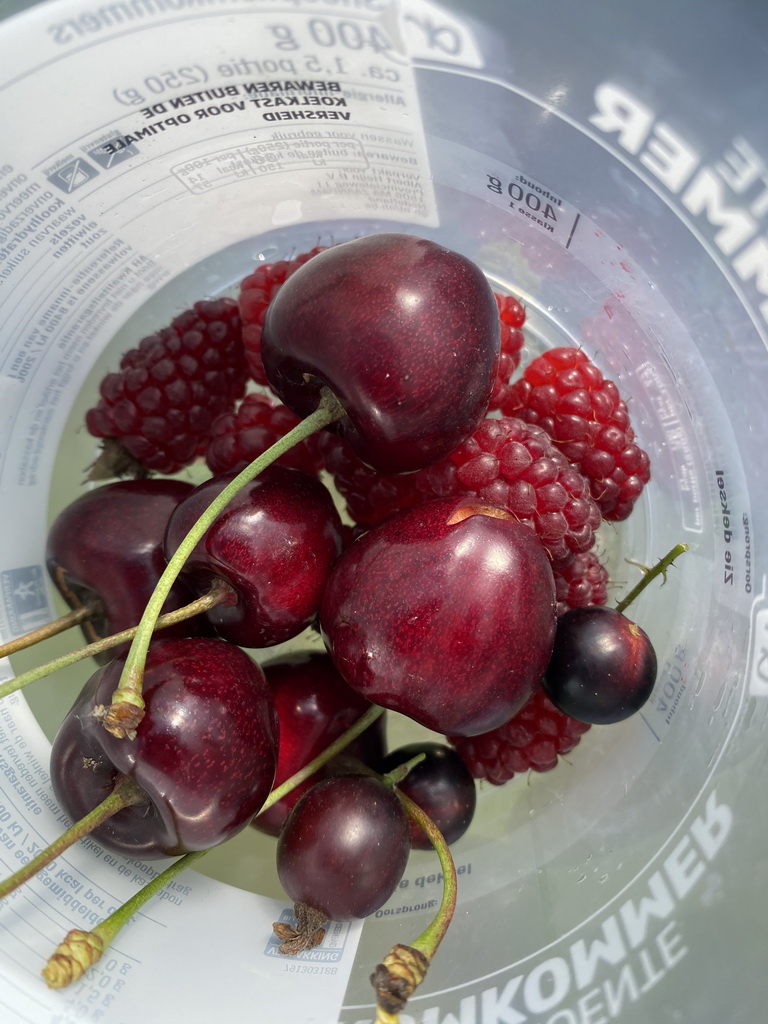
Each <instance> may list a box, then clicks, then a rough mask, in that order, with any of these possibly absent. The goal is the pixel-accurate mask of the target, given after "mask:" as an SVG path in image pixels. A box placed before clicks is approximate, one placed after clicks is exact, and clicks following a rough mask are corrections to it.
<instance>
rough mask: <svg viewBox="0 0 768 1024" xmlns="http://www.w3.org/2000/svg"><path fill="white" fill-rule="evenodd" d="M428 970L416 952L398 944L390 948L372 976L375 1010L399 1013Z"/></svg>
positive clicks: (420, 954)
mask: <svg viewBox="0 0 768 1024" xmlns="http://www.w3.org/2000/svg"><path fill="white" fill-rule="evenodd" d="M428 967H429V960H428V959H427V957H426V956H424V954H423V953H421V952H419V950H418V949H414V947H413V946H403V945H400V943H398V944H397V945H395V946H393V947H392V949H391V950H390V951H389V953H387V955H386V956H385V957H384V960H383V962H382V963H380V964H377V965H376V969H375V970H374V972H373V974H372V975H371V984H372V985H373V987H374V990H375V992H376V1005H377V1007H379V1008H380V1009H381V1010H383V1011H384V1013H385V1014H396V1013H399V1012H400V1010H402V1008H403V1007H404V1006H405V1004H406V1003H407V1002H408V999H409V998H410V996H411V995H412V994H413V992H414V991H415V989H416V988H418V986H419V985H420V984H421V983H422V981H423V980H424V976H425V975H426V973H427V968H428ZM377 1019H384V1020H385V1019H386V1018H382V1017H381V1016H380V1017H379V1018H377Z"/></svg>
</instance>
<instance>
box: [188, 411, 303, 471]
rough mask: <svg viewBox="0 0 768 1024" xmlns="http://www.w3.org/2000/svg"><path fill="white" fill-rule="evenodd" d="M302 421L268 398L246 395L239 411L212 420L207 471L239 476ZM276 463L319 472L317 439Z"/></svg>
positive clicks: (281, 457) (299, 445)
mask: <svg viewBox="0 0 768 1024" xmlns="http://www.w3.org/2000/svg"><path fill="white" fill-rule="evenodd" d="M299 422H300V420H299V417H298V416H296V415H295V414H294V413H292V412H291V410H290V409H289V408H288V407H287V406H285V405H280V404H278V403H277V402H274V401H273V400H272V399H271V398H268V397H267V395H260V394H251V395H246V396H245V398H244V399H243V400H242V402H241V403H240V406H239V407H238V410H237V412H225V413H222V414H221V416H217V417H216V419H215V420H214V421H213V425H212V426H211V431H210V440H209V442H208V448H207V449H206V452H205V461H206V462H207V463H208V468H209V469H210V471H211V472H212V473H229V472H230V471H231V472H236V473H239V472H240V470H241V469H245V467H246V466H247V465H248V464H249V463H250V462H253V460H254V459H255V458H256V457H257V456H258V455H261V454H262V453H263V452H265V451H266V450H267V449H268V448H270V447H271V446H272V445H273V444H274V442H275V441H277V440H278V439H279V438H281V437H285V435H286V434H287V433H288V431H289V430H292V429H293V427H295V426H296V425H297V424H298V423H299ZM277 461H278V462H279V463H281V464H282V465H284V466H292V467H293V468H294V469H301V470H303V471H304V472H305V473H312V474H317V473H319V472H320V470H321V469H322V468H323V456H322V454H321V451H320V440H319V438H318V436H317V435H312V436H311V437H308V438H307V439H306V440H304V441H301V442H300V443H299V444H297V445H295V446H294V447H293V448H291V449H290V450H289V451H287V452H286V453H285V454H284V455H281V456H280V458H279V459H278V460H277Z"/></svg>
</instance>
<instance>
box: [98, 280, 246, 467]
mask: <svg viewBox="0 0 768 1024" xmlns="http://www.w3.org/2000/svg"><path fill="white" fill-rule="evenodd" d="M247 378H248V370H247V367H246V364H245V357H244V354H243V347H242V334H241V329H240V315H239V313H238V309H237V303H236V302H235V301H234V299H227V298H225V299H214V300H203V301H200V302H196V303H195V305H194V306H193V307H192V309H188V310H186V311H185V312H184V313H181V314H180V315H179V316H177V317H176V318H175V319H174V320H173V321H172V323H171V325H170V327H165V328H163V329H162V330H160V331H158V332H157V333H156V334H151V335H149V337H146V338H144V339H143V340H142V341H141V342H140V343H139V345H138V347H137V348H133V349H131V350H130V351H129V352H126V354H125V355H124V356H123V358H122V360H121V362H120V372H119V373H109V374H107V376H106V377H105V378H104V380H103V381H102V382H101V385H100V387H99V393H100V396H101V397H100V399H99V402H98V404H97V405H96V406H94V407H93V408H92V409H89V410H88V412H87V413H86V416H85V423H86V427H87V429H88V431H89V432H90V433H91V434H93V435H94V437H103V438H107V439H117V440H118V441H119V445H114V444H106V443H105V452H104V459H103V460H101V459H100V460H98V462H97V464H96V466H95V467H94V470H95V475H96V476H99V475H102V474H103V475H114V474H115V473H116V472H119V469H120V467H119V466H117V467H116V466H115V464H114V463H113V462H112V459H113V457H114V456H115V455H118V456H119V455H121V454H122V455H123V456H124V454H125V452H128V453H129V455H130V456H132V457H133V459H134V460H136V462H137V463H138V466H136V467H135V468H134V472H136V473H139V474H141V473H146V472H147V471H153V472H156V473H176V472H178V470H180V469H182V468H183V467H184V466H187V465H189V463H191V462H193V461H194V459H195V458H196V457H197V456H198V455H201V454H202V453H203V452H204V451H205V446H206V444H207V440H208V431H209V430H210V427H211V423H212V422H213V420H214V418H215V417H216V416H218V415H219V413H222V412H224V411H225V410H227V409H230V408H231V407H232V406H233V405H234V403H235V402H236V401H237V400H238V399H239V398H241V397H242V396H243V394H244V393H245V385H246V381H247ZM115 448H117V452H115ZM110 450H111V454H110ZM124 471H125V470H124ZM92 475H94V474H92Z"/></svg>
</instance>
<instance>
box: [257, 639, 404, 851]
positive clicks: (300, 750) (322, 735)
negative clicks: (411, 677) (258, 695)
mask: <svg viewBox="0 0 768 1024" xmlns="http://www.w3.org/2000/svg"><path fill="white" fill-rule="evenodd" d="M262 667H263V669H264V675H265V676H266V679H267V684H268V685H269V688H270V691H271V693H272V698H273V700H274V702H275V708H276V709H277V717H278V721H279V723H280V752H279V756H278V760H277V773H276V775H275V786H279V785H280V784H281V783H283V782H285V780H286V779H287V778H289V777H290V776H291V775H293V774H294V773H295V772H297V771H298V770H299V769H300V768H303V767H304V765H305V764H308V763H309V762H310V761H311V760H312V759H313V758H315V757H317V755H318V754H320V753H321V752H322V751H323V750H325V748H326V747H327V746H328V745H329V744H330V743H332V742H333V741H334V740H335V739H338V737H339V736H341V734H342V733H343V732H345V731H346V730H347V729H348V728H349V727H350V726H351V725H354V723H355V722H356V721H357V719H358V718H360V717H361V715H363V714H365V712H366V711H367V710H368V708H369V707H370V706H371V705H370V703H369V701H367V700H365V699H364V698H363V697H361V696H360V694H359V693H356V692H355V691H354V690H353V689H351V688H350V687H349V686H347V684H346V683H345V682H344V680H343V679H342V677H341V676H340V675H339V672H338V670H337V669H336V667H335V665H334V664H333V662H332V661H331V659H330V657H329V656H328V655H327V654H325V653H323V652H321V651H313V652H311V653H307V654H304V655H302V656H294V657H290V658H281V659H279V660H276V661H274V662H268V663H267V664H265V665H263V666H262ZM345 753H346V754H347V755H348V756H352V757H355V758H358V759H359V760H360V761H362V762H363V763H364V764H368V765H372V764H374V763H376V762H377V761H379V760H380V759H381V757H382V756H383V754H384V722H383V719H382V718H377V719H376V721H375V722H374V723H373V725H371V726H369V727H368V728H367V729H366V730H365V732H364V733H362V735H361V736H359V737H358V738H357V739H356V740H353V741H352V743H350V744H349V746H347V747H346V748H345ZM323 775H324V772H323V769H321V770H320V772H319V773H315V775H312V776H311V777H310V778H309V779H307V780H306V782H303V783H302V784H301V785H299V786H296V787H295V789H292V790H291V792H290V793H288V794H287V795H286V796H284V797H283V798H282V800H278V802H277V803H275V804H273V805H272V806H271V807H269V808H268V809H267V810H266V811H263V812H262V813H261V814H258V815H257V816H256V817H255V818H254V819H253V822H252V824H253V825H254V827H255V828H257V829H259V831H261V832H266V833H268V834H269V835H273V836H277V835H279V834H280V829H281V828H282V827H283V825H284V824H285V819H286V818H287V817H288V814H289V812H290V810H291V808H292V807H293V806H294V804H295V803H296V802H297V800H298V799H299V797H300V796H301V795H302V794H303V793H306V791H307V790H308V789H309V788H310V787H311V786H313V785H314V784H315V783H316V782H317V781H318V779H320V778H322V777H323Z"/></svg>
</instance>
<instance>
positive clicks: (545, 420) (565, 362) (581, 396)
mask: <svg viewBox="0 0 768 1024" xmlns="http://www.w3.org/2000/svg"><path fill="white" fill-rule="evenodd" d="M502 412H503V413H504V414H505V415H507V416H518V417H520V418H521V419H524V420H525V421H526V422H527V423H535V424H537V425H538V426H540V427H543V429H544V430H546V432H547V433H548V434H549V435H550V437H551V438H552V439H553V440H554V441H555V442H556V444H557V447H558V449H559V450H560V451H561V452H562V453H563V455H565V457H566V458H567V459H568V461H569V462H571V463H573V465H574V466H576V467H577V468H578V470H579V471H580V472H581V473H582V474H583V475H584V476H585V477H586V478H587V479H588V480H589V482H590V489H591V492H592V496H593V498H594V499H595V501H596V502H597V504H598V505H599V507H600V511H601V512H602V514H603V518H604V519H609V520H612V521H615V522H617V521H620V520H623V519H626V518H627V516H628V515H629V514H630V512H631V511H632V508H633V506H634V504H635V502H636V501H637V499H638V498H639V496H640V494H641V493H642V491H643V488H644V487H645V485H646V484H647V483H648V481H649V480H650V476H651V471H650V460H649V458H648V455H647V454H646V452H644V451H643V450H642V449H641V448H640V447H639V445H638V444H637V442H636V440H635V432H634V430H633V429H632V425H631V424H630V420H629V412H628V410H627V406H626V404H625V402H624V401H623V400H622V398H621V395H620V394H619V390H618V388H617V387H616V385H615V384H614V383H613V381H610V380H606V379H605V378H604V377H603V374H602V373H601V372H600V370H599V369H598V368H597V367H596V366H595V365H594V363H592V362H591V361H590V360H589V358H588V357H587V355H586V354H585V353H584V352H583V351H582V350H581V349H577V348H567V347H563V348H554V349H550V350H549V351H547V352H544V353H543V354H542V355H540V356H538V357H537V358H536V359H534V360H533V362H532V363H530V364H529V366H527V367H526V369H525V371H524V373H523V376H522V377H521V378H520V379H519V380H517V381H515V383H514V384H512V385H511V386H510V387H509V389H508V393H507V397H506V400H505V401H504V402H503V404H502Z"/></svg>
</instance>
